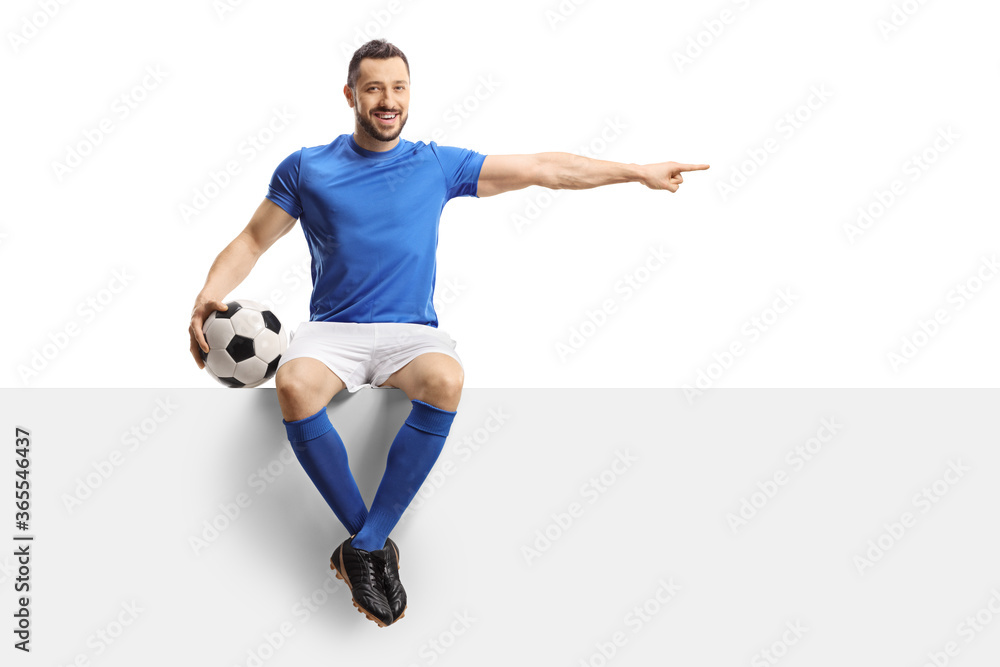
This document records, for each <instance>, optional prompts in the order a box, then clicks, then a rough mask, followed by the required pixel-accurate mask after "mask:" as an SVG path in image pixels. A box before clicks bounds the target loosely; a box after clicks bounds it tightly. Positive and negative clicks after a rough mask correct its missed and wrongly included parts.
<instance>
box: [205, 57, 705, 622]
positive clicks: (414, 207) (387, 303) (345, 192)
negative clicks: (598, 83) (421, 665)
mask: <svg viewBox="0 0 1000 667" xmlns="http://www.w3.org/2000/svg"><path fill="white" fill-rule="evenodd" d="M344 96H345V97H346V98H347V103H348V105H349V106H350V107H351V108H352V109H354V117H355V127H354V133H353V134H344V135H341V136H339V137H337V138H336V139H334V140H333V141H332V142H331V143H330V144H327V145H325V146H314V147H311V148H303V149H301V150H298V151H295V152H294V153H292V154H291V155H289V156H288V157H287V158H285V160H283V161H282V162H281V164H280V165H279V166H278V168H277V169H276V170H275V172H274V175H273V177H272V179H271V183H270V185H269V188H268V194H267V197H266V198H265V199H264V201H263V202H262V203H261V204H260V206H259V207H258V208H257V211H256V213H254V215H253V217H252V218H251V219H250V222H249V224H248V225H247V226H246V228H245V229H244V230H243V231H242V232H241V233H240V234H239V236H237V237H236V239H234V240H233V241H232V243H230V244H229V245H228V246H227V247H226V248H225V249H224V250H223V251H222V252H221V253H220V254H219V256H218V257H217V258H216V260H215V262H214V263H213V265H212V267H211V269H210V270H209V274H208V278H207V279H206V281H205V286H204V288H202V290H201V292H200V293H199V294H198V297H197V299H196V300H195V306H194V309H193V311H192V313H191V325H190V330H189V333H190V337H191V354H192V355H193V356H194V358H195V361H196V362H197V364H198V367H199V368H203V367H204V363H203V362H202V360H201V355H200V354H199V348H200V350H203V351H205V352H207V351H208V345H207V343H206V342H205V338H204V334H203V332H202V324H203V323H204V321H205V318H207V317H208V315H209V314H210V313H211V312H212V311H213V310H226V305H225V303H224V302H223V299H224V298H225V296H226V295H227V294H229V293H230V292H231V291H232V290H233V289H235V288H236V287H237V286H238V285H239V284H240V283H241V282H242V281H243V279H244V278H246V276H247V275H248V274H249V273H250V270H251V269H252V268H253V266H254V264H255V263H256V261H257V259H258V258H259V257H260V256H261V255H262V254H263V253H264V252H265V251H266V250H267V249H268V248H269V247H271V245H272V244H273V243H274V242H275V241H277V240H278V239H279V238H280V237H281V236H283V235H284V234H286V233H287V232H288V231H289V230H290V229H291V228H292V227H293V226H294V225H295V222H296V220H301V222H302V229H303V232H304V233H305V236H306V241H307V243H308V245H309V250H310V253H311V254H312V278H313V292H312V297H311V300H310V319H309V321H308V322H303V323H302V324H301V325H300V326H299V327H298V328H297V329H296V330H295V332H294V334H293V336H292V340H291V342H290V343H289V346H288V350H287V351H286V353H285V355H283V357H282V359H281V362H280V365H279V367H278V371H277V374H276V376H275V383H276V386H277V392H278V401H279V403H280V405H281V413H282V417H283V419H282V421H283V422H284V424H285V428H286V431H287V434H288V438H289V441H290V442H291V444H292V448H293V450H294V451H295V454H296V456H297V457H298V459H299V461H300V462H301V464H302V467H303V468H304V469H305V471H306V473H307V474H308V475H309V478H310V479H311V480H312V482H313V483H314V484H315V485H316V488H317V489H318V490H319V492H320V494H322V496H323V498H324V499H325V500H326V502H327V503H328V504H329V505H330V507H331V509H332V510H333V511H334V513H335V515H336V516H337V518H338V519H339V520H340V522H341V523H342V524H343V525H344V527H345V528H346V529H347V531H348V533H349V534H350V537H348V538H347V539H346V540H345V541H344V542H343V543H342V544H341V545H340V546H338V547H337V548H336V550H335V551H334V553H333V556H332V557H331V565H330V566H331V568H333V569H335V570H336V572H337V576H338V577H339V578H342V579H344V580H345V581H346V582H347V583H348V586H350V588H351V594H352V598H353V600H354V604H355V606H356V607H358V609H359V611H361V612H362V613H364V614H365V615H366V616H367V617H368V618H370V619H372V620H373V621H375V622H376V623H377V624H378V625H379V626H380V627H385V626H387V625H390V624H392V623H394V622H395V621H397V620H399V619H400V618H401V617H402V616H403V612H404V611H405V609H406V592H405V590H404V589H403V586H402V583H401V582H400V580H399V573H398V565H399V550H398V548H397V546H396V544H395V542H394V541H393V540H391V539H390V538H389V533H390V532H391V531H392V529H393V528H394V527H395V526H396V524H397V522H398V521H399V519H400V518H401V516H402V514H403V512H404V511H405V510H406V507H407V506H408V505H409V504H410V502H411V501H412V500H413V497H414V496H415V495H416V492H417V490H418V489H419V488H420V485H421V484H422V483H423V481H424V479H425V478H426V477H427V475H428V473H429V472H430V470H431V467H432V466H433V465H434V462H435V461H436V460H437V458H438V455H439V454H440V453H441V450H442V448H443V446H444V442H445V439H446V438H447V436H448V433H449V430H450V428H451V424H452V421H453V420H454V417H455V414H456V410H457V408H458V404H459V399H460V397H461V392H462V384H463V381H464V374H463V367H462V363H461V360H460V358H459V357H458V355H457V354H456V353H455V342H454V341H453V340H452V339H451V338H450V337H449V336H448V335H447V334H446V333H444V332H443V331H440V330H439V329H438V328H437V324H438V322H437V316H436V314H435V312H434V306H433V302H432V301H433V295H434V283H435V278H436V250H437V241H438V236H437V235H438V224H439V221H440V216H441V210H442V208H443V207H444V205H445V203H447V201H448V200H450V199H452V198H453V197H462V196H472V197H489V196H492V195H497V194H500V193H502V192H508V191H511V190H519V189H521V188H525V187H527V186H529V185H540V186H543V187H546V188H552V189H585V188H593V187H597V186H601V185H608V184H612V183H626V182H640V183H643V184H644V185H646V186H648V187H650V188H653V189H658V190H659V189H663V190H669V191H671V192H676V191H677V188H678V186H679V185H680V184H681V183H682V182H683V178H682V177H681V172H684V171H694V170H701V169H708V165H707V164H701V165H689V164H678V163H675V162H666V163H661V164H652V165H635V164H618V163H614V162H606V161H601V160H594V159H589V158H585V157H581V156H577V155H571V154H568V153H539V154H535V155H490V156H484V155H482V154H480V153H476V152H474V151H470V150H465V149H460V148H452V147H444V146H438V145H437V144H436V143H434V142H431V143H430V144H429V145H428V144H424V143H423V142H416V143H413V142H409V141H406V140H401V139H400V138H399V135H400V133H401V132H402V131H403V127H404V126H405V125H406V120H407V113H408V111H409V100H410V69H409V62H408V61H407V59H406V56H405V55H403V52H402V51H400V50H399V49H398V48H396V47H395V46H393V45H392V44H389V43H387V42H386V41H385V40H381V39H380V40H373V41H371V42H368V43H367V44H365V45H363V46H362V47H360V48H359V49H358V50H357V51H356V52H355V53H354V56H353V57H352V59H351V62H350V65H349V66H348V77H347V84H346V85H345V86H344ZM363 386H371V387H397V388H399V389H401V390H403V392H404V393H405V394H406V396H407V397H408V398H409V399H410V401H411V404H412V406H413V407H412V410H411V412H410V414H409V416H408V417H407V419H406V421H405V422H404V424H403V426H402V427H401V428H400V430H399V432H398V434H397V435H396V437H395V439H394V441H393V443H392V445H391V447H390V448H389V453H388V458H387V461H386V469H385V474H384V476H383V478H382V481H381V482H380V484H379V487H378V490H377V492H376V494H375V498H374V500H373V502H372V506H371V508H370V509H369V508H367V507H366V506H365V503H364V501H363V500H362V498H361V494H360V492H359V491H358V486H357V484H356V482H355V480H354V478H353V476H352V475H351V472H350V468H349V466H348V461H347V452H346V449H345V447H344V444H343V442H342V441H341V439H340V436H339V435H338V434H337V431H336V430H335V429H334V428H333V426H332V424H331V423H330V421H329V418H328V416H327V413H326V406H327V404H328V403H329V402H330V400H331V399H332V398H333V396H334V395H335V394H337V392H339V391H340V390H342V389H344V388H347V389H348V391H351V392H354V391H357V390H358V389H360V388H361V387H363Z"/></svg>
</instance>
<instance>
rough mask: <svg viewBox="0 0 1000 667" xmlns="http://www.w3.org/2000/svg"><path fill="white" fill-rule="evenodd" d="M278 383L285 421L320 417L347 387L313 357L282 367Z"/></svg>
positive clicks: (278, 373) (279, 369)
mask: <svg viewBox="0 0 1000 667" xmlns="http://www.w3.org/2000/svg"><path fill="white" fill-rule="evenodd" d="M274 381H275V384H276V386H277V388H278V402H279V403H280V404H281V414H282V417H284V419H285V421H295V420H298V419H305V418H306V417H309V416H310V415H314V414H316V413H317V412H319V411H320V409H322V408H324V407H326V406H327V404H329V403H330V399H332V398H333V397H334V396H335V395H336V394H337V392H339V391H340V390H341V389H343V388H344V381H343V380H341V379H340V378H339V377H337V375H336V373H334V372H333V371H332V370H330V368H329V367H328V366H327V365H326V364H324V363H323V362H322V361H320V360H319V359H313V358H312V357H298V358H296V359H292V360H291V361H289V362H287V363H285V364H282V365H281V367H279V368H278V372H277V373H276V374H275V379H274Z"/></svg>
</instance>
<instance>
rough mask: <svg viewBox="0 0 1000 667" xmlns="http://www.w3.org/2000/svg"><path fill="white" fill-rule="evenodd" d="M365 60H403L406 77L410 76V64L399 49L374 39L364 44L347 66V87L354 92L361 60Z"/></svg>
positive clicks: (359, 73) (359, 72)
mask: <svg viewBox="0 0 1000 667" xmlns="http://www.w3.org/2000/svg"><path fill="white" fill-rule="evenodd" d="M363 58H374V59H376V60H388V59H389V58H402V59H403V64H405V65H406V75H407V76H409V75H410V63H409V61H407V60H406V56H405V55H404V54H403V52H402V51H400V50H399V48H398V47H397V46H395V45H393V44H390V43H389V42H387V41H385V40H384V39H373V40H372V41H370V42H368V43H367V44H362V45H361V46H360V47H358V50H357V51H355V52H354V55H353V56H352V57H351V64H349V65H348V66H347V86H348V87H349V88H350V89H351V90H354V89H355V88H356V87H357V85H358V77H359V76H360V75H361V60H362V59H363Z"/></svg>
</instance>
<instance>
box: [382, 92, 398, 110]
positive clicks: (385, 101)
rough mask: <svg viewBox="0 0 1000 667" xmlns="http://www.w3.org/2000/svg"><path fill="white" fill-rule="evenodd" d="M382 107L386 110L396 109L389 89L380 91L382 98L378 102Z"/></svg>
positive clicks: (394, 100) (394, 99)
mask: <svg viewBox="0 0 1000 667" xmlns="http://www.w3.org/2000/svg"><path fill="white" fill-rule="evenodd" d="M379 102H380V103H381V105H382V107H384V108H386V109H396V108H397V107H396V98H395V96H394V95H393V91H392V89H390V88H383V89H382V98H381V99H380V100H379Z"/></svg>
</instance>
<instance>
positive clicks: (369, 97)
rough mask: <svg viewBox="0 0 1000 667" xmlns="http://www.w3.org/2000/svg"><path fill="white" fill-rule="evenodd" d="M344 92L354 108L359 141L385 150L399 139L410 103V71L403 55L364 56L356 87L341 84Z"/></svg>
mask: <svg viewBox="0 0 1000 667" xmlns="http://www.w3.org/2000/svg"><path fill="white" fill-rule="evenodd" d="M344 95H345V96H346V97H347V103H348V104H349V105H350V106H351V107H352V108H353V109H354V120H355V128H354V140H355V141H357V142H358V145H360V146H361V147H362V148H366V149H368V150H373V151H387V150H390V149H391V148H393V147H395V145H396V144H397V143H399V134H400V133H401V132H402V131H403V126H404V125H406V115H407V109H408V108H409V106H410V75H409V71H408V69H407V67H406V63H404V62H403V59H402V58H386V59H375V58H365V59H363V60H362V61H361V72H360V75H359V76H358V82H357V85H356V86H355V89H354V90H353V91H352V90H351V88H350V87H349V86H344Z"/></svg>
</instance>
